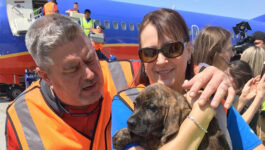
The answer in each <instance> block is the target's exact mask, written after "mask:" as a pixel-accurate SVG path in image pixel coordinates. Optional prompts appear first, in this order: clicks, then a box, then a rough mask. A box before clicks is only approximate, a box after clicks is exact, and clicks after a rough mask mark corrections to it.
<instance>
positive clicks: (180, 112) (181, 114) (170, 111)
mask: <svg viewBox="0 0 265 150" xmlns="http://www.w3.org/2000/svg"><path fill="white" fill-rule="evenodd" d="M166 111H167V112H166V113H165V114H166V116H165V120H164V130H163V136H162V138H161V144H162V145H163V144H165V143H167V142H168V141H170V140H171V139H172V138H173V137H175V136H176V135H177V133H178V131H179V127H180V125H181V123H182V122H183V121H184V119H185V118H186V117H187V115H188V114H189V112H190V111H191V109H190V107H189V105H188V103H187V101H186V99H185V98H184V96H182V95H181V94H179V93H175V92H174V97H172V98H170V102H169V104H168V108H167V109H166Z"/></svg>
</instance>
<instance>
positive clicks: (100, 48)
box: [91, 25, 109, 61]
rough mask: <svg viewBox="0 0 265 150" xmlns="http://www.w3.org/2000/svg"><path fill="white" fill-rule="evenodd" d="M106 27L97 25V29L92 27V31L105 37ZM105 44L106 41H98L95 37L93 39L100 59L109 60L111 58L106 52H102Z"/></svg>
mask: <svg viewBox="0 0 265 150" xmlns="http://www.w3.org/2000/svg"><path fill="white" fill-rule="evenodd" d="M104 29H105V27H104V26H103V25H98V26H97V27H96V29H91V33H92V34H102V35H103V38H104ZM103 44H104V41H102V42H96V41H93V39H92V45H93V47H94V49H95V50H96V53H97V55H98V58H99V60H106V61H109V58H108V57H107V56H106V55H105V54H103V53H102V51H103Z"/></svg>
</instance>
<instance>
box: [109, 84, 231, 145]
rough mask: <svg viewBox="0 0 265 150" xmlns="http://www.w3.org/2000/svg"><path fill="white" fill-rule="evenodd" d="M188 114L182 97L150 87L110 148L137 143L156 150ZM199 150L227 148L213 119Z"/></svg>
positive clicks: (174, 131) (174, 132)
mask: <svg viewBox="0 0 265 150" xmlns="http://www.w3.org/2000/svg"><path fill="white" fill-rule="evenodd" d="M190 111H191V107H190V105H189V104H188V102H187V100H186V99H185V98H184V96H183V95H181V94H179V93H177V92H175V91H173V90H172V89H170V88H168V87H166V86H164V85H162V84H158V83H157V84H152V85H150V86H148V87H146V88H145V89H144V90H143V91H142V92H141V93H140V94H139V95H138V96H137V98H136V105H135V110H134V112H133V114H132V115H131V116H130V118H129V119H128V121H127V125H128V128H125V129H122V130H120V131H118V132H117V133H116V134H115V135H114V137H113V147H114V148H116V149H118V150H119V149H122V148H124V146H126V145H127V144H129V143H132V142H136V143H138V144H139V145H140V146H142V147H143V148H145V149H146V150H155V149H158V148H159V147H161V146H162V145H164V144H165V143H167V142H168V141H170V140H171V139H172V138H173V137H175V136H176V135H177V133H178V131H179V127H180V125H181V123H182V122H183V121H184V119H185V118H186V117H187V116H188V114H189V113H190ZM199 149H207V150H212V149H215V150H216V149H218V150H219V149H220V150H227V149H229V146H228V143H227V141H226V139H225V136H224V134H223V133H222V131H221V130H220V129H219V127H218V123H217V120H216V119H215V118H214V119H213V120H212V121H211V123H210V125H209V127H208V133H207V134H206V135H205V136H204V139H203V140H202V142H201V144H200V146H199Z"/></svg>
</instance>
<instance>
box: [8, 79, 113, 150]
mask: <svg viewBox="0 0 265 150" xmlns="http://www.w3.org/2000/svg"><path fill="white" fill-rule="evenodd" d="M29 88H31V90H28V91H27V92H26V93H25V94H24V95H21V96H20V97H19V98H18V99H17V100H16V101H15V102H14V103H13V104H12V105H10V107H9V108H8V110H7V112H8V116H9V117H10V121H11V123H12V124H13V126H14V130H15V133H16V135H17V137H18V143H19V144H20V145H21V147H22V149H25V150H28V149H80V150H81V149H92V150H97V149H100V150H101V149H102V150H106V149H111V137H110V124H111V116H110V114H111V112H110V111H111V110H110V109H111V102H112V101H111V99H112V98H111V97H109V95H108V94H106V93H107V92H106V91H105V90H106V89H107V88H106V87H104V95H103V96H104V100H103V101H102V107H101V111H100V116H99V119H98V121H97V128H96V130H95V136H94V137H93V143H91V142H92V141H91V140H90V139H89V138H87V137H85V136H83V135H82V134H80V133H79V132H78V131H76V130H75V129H73V128H72V127H71V126H69V125H68V124H66V123H65V122H64V121H63V120H62V119H61V118H60V117H59V116H58V115H56V114H55V113H54V112H53V110H51V109H50V107H49V106H48V105H47V103H46V101H45V100H44V99H43V97H42V93H41V91H40V87H39V83H38V84H33V85H32V86H30V87H29Z"/></svg>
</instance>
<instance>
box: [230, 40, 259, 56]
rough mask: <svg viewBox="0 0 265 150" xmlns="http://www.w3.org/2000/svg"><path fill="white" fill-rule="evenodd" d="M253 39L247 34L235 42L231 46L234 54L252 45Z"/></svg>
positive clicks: (240, 52)
mask: <svg viewBox="0 0 265 150" xmlns="http://www.w3.org/2000/svg"><path fill="white" fill-rule="evenodd" d="M254 41H255V39H254V38H253V37H252V36H247V37H246V38H243V39H241V40H240V41H238V42H237V44H236V45H234V46H233V47H232V50H233V51H234V52H235V55H239V54H242V53H243V51H244V50H245V49H247V48H248V47H250V46H254Z"/></svg>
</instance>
